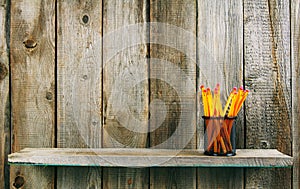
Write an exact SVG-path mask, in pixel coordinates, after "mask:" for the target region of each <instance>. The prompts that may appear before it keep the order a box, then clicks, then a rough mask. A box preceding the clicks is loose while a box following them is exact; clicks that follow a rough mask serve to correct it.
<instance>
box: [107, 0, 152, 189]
mask: <svg viewBox="0 0 300 189" xmlns="http://www.w3.org/2000/svg"><path fill="white" fill-rule="evenodd" d="M146 8H147V3H146V1H145V0H143V1H140V0H133V1H110V0H104V1H103V11H104V12H103V34H104V35H103V74H104V75H103V106H104V113H103V115H104V125H103V147H105V148H107V147H110V148H114V147H125V148H128V147H132V148H145V147H146V146H147V135H148V101H149V100H148V99H149V89H148V88H149V87H148V65H147V59H146V56H147V44H146V41H147V27H146V25H140V26H137V25H135V24H139V23H146V22H147V15H146ZM148 172H149V171H148V169H146V168H145V169H129V168H128V169H126V168H115V169H111V168H104V169H103V186H104V188H147V187H148Z"/></svg>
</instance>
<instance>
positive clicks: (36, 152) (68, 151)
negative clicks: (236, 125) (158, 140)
mask: <svg viewBox="0 0 300 189" xmlns="http://www.w3.org/2000/svg"><path fill="white" fill-rule="evenodd" d="M8 162H9V163H10V165H36V166H102V167H292V165H293V158H292V157H291V156H288V155H285V154H283V153H281V152H279V151H278V150H276V149H238V150H237V155H236V156H232V157H222V156H221V157H220V156H218V157H217V156H206V155H204V154H203V151H201V150H192V149H191V150H182V151H180V150H174V149H149V148H135V149H133V148H123V149H122V148H100V149H86V148H26V149H23V150H21V151H20V152H16V153H13V154H10V155H9V156H8Z"/></svg>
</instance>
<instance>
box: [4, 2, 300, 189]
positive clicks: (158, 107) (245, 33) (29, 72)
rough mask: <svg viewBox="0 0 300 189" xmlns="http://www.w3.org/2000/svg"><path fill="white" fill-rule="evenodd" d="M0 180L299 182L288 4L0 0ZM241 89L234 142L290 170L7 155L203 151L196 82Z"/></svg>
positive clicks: (209, 184)
mask: <svg viewBox="0 0 300 189" xmlns="http://www.w3.org/2000/svg"><path fill="white" fill-rule="evenodd" d="M0 5H1V6H0V31H1V32H0V98H1V101H0V141H1V142H0V171H1V173H0V188H155V189H156V188H300V172H299V150H300V149H299V136H300V135H299V132H300V129H299V124H300V123H299V119H300V118H299V113H300V112H299V108H300V107H299V103H300V96H299V94H300V86H299V85H300V76H299V67H300V56H299V54H300V20H299V18H300V10H299V8H300V1H299V0H268V1H267V0H254V1H253V0H224V1H218V0H198V1H193V0H185V1H181V0H123V1H116V0H102V1H101V0H100V1H99V0H91V1H89V0H81V1H74V0H57V1H55V0H52V1H51V0H15V1H11V0H0ZM216 83H220V84H221V87H222V90H221V92H222V94H223V96H222V100H223V101H224V100H225V97H226V96H228V94H229V92H230V90H231V89H232V88H233V87H234V86H237V87H239V86H244V87H246V88H247V89H249V90H250V94H249V96H248V99H247V101H246V103H245V105H244V108H243V110H242V111H241V112H240V114H239V116H238V119H237V125H238V127H237V136H238V137H237V147H238V148H276V149H278V150H279V151H281V152H283V153H286V154H289V155H292V156H293V157H294V166H293V168H292V169H290V168H248V169H244V168H223V169H222V168H147V167H146V168H97V167H84V168H83V167H81V168H79V167H72V168H70V167H57V168H55V167H22V166H20V167H19V166H11V167H10V168H9V166H8V165H7V154H9V153H11V152H16V151H19V150H20V149H23V148H25V147H59V148H72V147H76V148H107V147H112V148H114V147H118V148H120V147H121V148H126V147H131V148H132V147H134V148H173V149H179V150H180V149H183V148H193V149H197V148H199V149H202V148H203V139H202V138H203V126H202V122H201V115H202V114H203V110H202V106H201V98H200V96H199V95H198V88H199V86H200V85H201V84H204V85H205V86H209V87H213V86H214V85H215V84H216Z"/></svg>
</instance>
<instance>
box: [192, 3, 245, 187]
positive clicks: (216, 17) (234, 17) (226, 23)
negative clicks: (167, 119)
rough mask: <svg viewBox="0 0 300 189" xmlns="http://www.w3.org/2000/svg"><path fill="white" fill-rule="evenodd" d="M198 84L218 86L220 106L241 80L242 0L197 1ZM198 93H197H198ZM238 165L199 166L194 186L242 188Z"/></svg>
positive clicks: (240, 136) (240, 124)
mask: <svg viewBox="0 0 300 189" xmlns="http://www.w3.org/2000/svg"><path fill="white" fill-rule="evenodd" d="M197 32H198V39H197V42H198V43H197V45H198V47H197V48H198V51H197V53H198V56H197V57H198V62H199V74H198V75H199V78H198V79H199V82H198V83H199V86H200V85H201V84H204V86H205V87H210V88H214V87H215V86H216V84H217V83H220V86H221V95H222V96H221V101H222V104H223V106H224V104H225V103H226V100H227V97H228V96H229V94H230V92H231V90H232V88H233V87H239V86H241V85H242V82H243V2H242V0H238V1H236V0H226V1H222V2H220V1H217V0H213V1H211V0H205V1H198V31H197ZM199 94H201V93H199ZM203 115H204V113H203V104H202V98H201V96H200V95H198V121H199V122H198V125H199V126H200V127H198V142H199V143H198V148H200V149H203V143H204V140H203V139H204V137H203V134H204V128H203V122H202V119H201V116H203ZM236 125H237V127H236V137H237V138H236V146H237V148H243V147H244V119H243V110H241V111H240V112H239V115H238V118H237V121H236ZM243 172H244V171H243V169H242V168H226V169H223V168H220V169H218V168H213V169H208V168H199V169H198V188H243V181H244V179H243Z"/></svg>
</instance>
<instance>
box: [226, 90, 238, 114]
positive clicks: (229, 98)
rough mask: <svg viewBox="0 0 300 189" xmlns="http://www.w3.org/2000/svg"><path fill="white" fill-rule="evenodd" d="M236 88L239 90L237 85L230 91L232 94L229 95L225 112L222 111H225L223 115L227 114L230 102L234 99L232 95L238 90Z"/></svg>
mask: <svg viewBox="0 0 300 189" xmlns="http://www.w3.org/2000/svg"><path fill="white" fill-rule="evenodd" d="M236 90H237V88H236V87H234V88H233V89H232V91H231V93H230V95H229V97H228V99H227V101H226V104H225V107H224V110H223V112H222V113H223V114H222V117H224V116H225V114H226V112H227V110H228V107H229V104H230V102H231V100H232V97H233V96H234V93H235V92H236Z"/></svg>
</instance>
